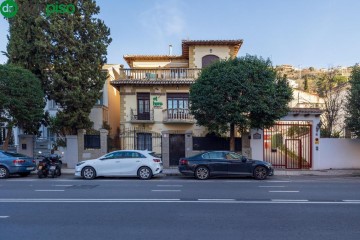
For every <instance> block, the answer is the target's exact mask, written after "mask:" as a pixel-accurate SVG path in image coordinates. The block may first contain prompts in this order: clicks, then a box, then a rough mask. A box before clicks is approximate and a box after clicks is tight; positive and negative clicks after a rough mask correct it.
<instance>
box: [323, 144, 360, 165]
mask: <svg viewBox="0 0 360 240" xmlns="http://www.w3.org/2000/svg"><path fill="white" fill-rule="evenodd" d="M319 148H320V159H319V160H318V162H317V164H316V165H317V166H316V168H317V169H330V168H333V169H349V168H360V139H347V138H320V144H319Z"/></svg>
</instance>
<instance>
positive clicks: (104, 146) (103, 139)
mask: <svg viewBox="0 0 360 240" xmlns="http://www.w3.org/2000/svg"><path fill="white" fill-rule="evenodd" d="M108 134H109V131H108V130H106V129H100V147H101V149H100V156H102V155H105V154H106V153H107V152H108V141H107V140H108Z"/></svg>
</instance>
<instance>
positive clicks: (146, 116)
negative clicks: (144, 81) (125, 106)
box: [137, 93, 150, 120]
mask: <svg viewBox="0 0 360 240" xmlns="http://www.w3.org/2000/svg"><path fill="white" fill-rule="evenodd" d="M137 108H138V111H137V120H150V93H138V94H137Z"/></svg>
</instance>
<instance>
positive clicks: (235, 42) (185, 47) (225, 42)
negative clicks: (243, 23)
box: [182, 39, 243, 58]
mask: <svg viewBox="0 0 360 240" xmlns="http://www.w3.org/2000/svg"><path fill="white" fill-rule="evenodd" d="M242 44H243V40H242V39H237V40H183V41H182V56H183V57H185V58H189V46H194V45H196V46H198V45H203V46H219V45H220V46H222V45H226V46H234V47H235V55H237V53H238V51H239V49H240V47H241V45H242Z"/></svg>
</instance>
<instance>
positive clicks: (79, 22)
mask: <svg viewBox="0 0 360 240" xmlns="http://www.w3.org/2000/svg"><path fill="white" fill-rule="evenodd" d="M17 3H18V5H19V11H18V13H17V15H16V16H15V17H14V18H12V19H11V20H9V23H10V36H9V43H8V47H7V55H8V57H9V62H10V63H12V64H16V65H19V66H22V67H24V68H27V69H29V70H31V71H32V72H33V73H34V74H36V75H37V76H38V77H39V78H40V79H41V80H42V86H43V89H44V90H45V93H46V96H47V98H48V99H52V100H55V102H56V103H58V104H59V105H60V107H61V108H60V111H59V112H58V116H57V117H58V119H59V122H60V124H61V125H62V126H63V127H64V131H65V132H66V133H67V134H76V133H77V130H78V129H81V128H89V127H92V122H91V121H90V120H89V114H90V111H91V108H92V107H93V106H94V104H95V103H96V101H97V100H98V99H99V98H100V96H101V93H100V90H101V89H102V87H103V85H104V83H105V80H106V75H105V73H103V72H102V70H101V68H102V66H103V64H104V63H106V54H107V46H108V45H109V44H110V42H111V38H110V37H109V36H110V30H109V28H107V27H106V25H105V24H104V22H103V21H101V20H100V19H98V18H96V17H95V16H96V15H98V14H99V12H100V8H99V7H98V6H97V5H96V2H95V1H94V0H77V1H73V0H64V1H62V2H61V4H74V5H75V6H76V10H75V12H74V13H69V14H56V13H52V14H46V13H45V12H44V11H45V9H46V5H45V4H46V3H48V1H46V0H39V2H38V3H36V4H33V3H32V1H30V0H19V1H17ZM32 4H33V7H32V10H31V11H29V10H27V8H25V7H21V5H27V6H31V5H32Z"/></svg>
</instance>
